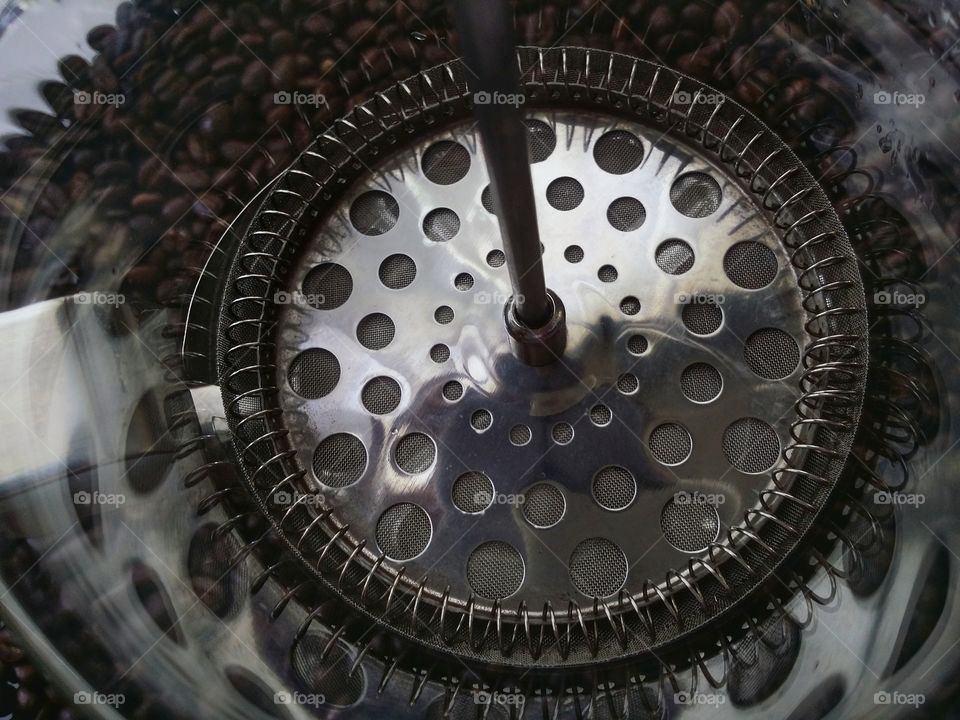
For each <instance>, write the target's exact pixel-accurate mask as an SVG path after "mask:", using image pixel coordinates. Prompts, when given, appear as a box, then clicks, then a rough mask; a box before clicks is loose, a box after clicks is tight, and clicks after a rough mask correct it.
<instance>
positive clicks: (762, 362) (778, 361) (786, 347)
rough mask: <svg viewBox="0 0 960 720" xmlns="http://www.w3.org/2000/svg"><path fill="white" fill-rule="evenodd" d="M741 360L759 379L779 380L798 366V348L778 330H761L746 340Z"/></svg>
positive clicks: (790, 338)
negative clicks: (744, 361)
mask: <svg viewBox="0 0 960 720" xmlns="http://www.w3.org/2000/svg"><path fill="white" fill-rule="evenodd" d="M743 359H744V360H746V362H747V365H748V366H749V367H750V369H751V370H753V371H754V372H755V373H756V374H757V375H759V376H760V377H762V378H767V379H768V380H781V379H783V378H785V377H787V376H788V375H790V374H791V373H792V372H793V371H794V370H796V369H797V365H799V364H800V348H799V347H798V346H797V343H796V341H795V340H794V339H793V338H792V337H791V336H790V334H789V333H786V332H784V331H783V330H779V329H778V328H762V329H760V330H757V331H756V332H755V333H753V334H752V335H751V336H750V337H748V338H747V342H746V343H745V345H744V348H743Z"/></svg>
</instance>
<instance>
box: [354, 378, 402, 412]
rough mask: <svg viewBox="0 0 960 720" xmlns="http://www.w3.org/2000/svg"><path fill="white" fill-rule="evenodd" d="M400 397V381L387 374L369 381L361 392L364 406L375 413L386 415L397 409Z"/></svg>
mask: <svg viewBox="0 0 960 720" xmlns="http://www.w3.org/2000/svg"><path fill="white" fill-rule="evenodd" d="M400 397H401V392H400V383H398V382H397V381H396V380H394V379H393V378H390V377H386V376H385V375H380V376H379V377H375V378H373V379H372V380H370V381H368V382H367V384H366V385H364V386H363V391H362V392H361V393H360V399H361V400H362V401H363V406H364V407H365V408H366V409H367V410H369V411H370V412H371V413H373V414H374V415H386V414H387V413H390V412H393V411H394V410H396V409H397V406H398V405H399V404H400Z"/></svg>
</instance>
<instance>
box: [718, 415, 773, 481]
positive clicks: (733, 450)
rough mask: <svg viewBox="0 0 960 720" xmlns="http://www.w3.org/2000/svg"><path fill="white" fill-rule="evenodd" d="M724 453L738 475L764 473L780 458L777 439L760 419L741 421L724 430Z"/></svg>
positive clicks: (768, 426) (767, 425)
mask: <svg viewBox="0 0 960 720" xmlns="http://www.w3.org/2000/svg"><path fill="white" fill-rule="evenodd" d="M723 454H724V456H725V457H726V458H727V462H729V463H730V464H731V465H733V466H734V467H735V468H737V470H739V471H740V472H743V473H747V474H751V475H753V474H757V473H762V472H766V471H767V470H769V469H770V468H772V467H773V466H774V465H775V464H776V463H777V460H779V459H780V438H778V437H777V432H776V430H774V429H773V427H771V426H770V425H769V424H768V423H765V422H764V421H763V420H760V419H759V418H741V419H739V420H736V421H734V422H733V423H731V424H730V425H729V426H728V427H727V429H726V430H724V432H723Z"/></svg>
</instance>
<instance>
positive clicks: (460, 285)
mask: <svg viewBox="0 0 960 720" xmlns="http://www.w3.org/2000/svg"><path fill="white" fill-rule="evenodd" d="M453 286H454V287H455V288H456V289H457V290H459V291H460V292H466V291H467V290H469V289H470V288H472V287H473V275H471V274H470V273H460V274H459V275H457V276H456V277H455V278H454V279H453Z"/></svg>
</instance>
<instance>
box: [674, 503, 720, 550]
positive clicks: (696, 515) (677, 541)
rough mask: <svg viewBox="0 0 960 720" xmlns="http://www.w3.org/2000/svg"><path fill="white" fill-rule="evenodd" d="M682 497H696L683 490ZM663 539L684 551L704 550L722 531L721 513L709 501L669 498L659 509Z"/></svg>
mask: <svg viewBox="0 0 960 720" xmlns="http://www.w3.org/2000/svg"><path fill="white" fill-rule="evenodd" d="M681 497H687V498H696V497H697V496H695V495H688V494H684V495H682V496H681ZM660 529H661V531H662V532H663V537H664V539H665V540H666V541H667V542H668V543H670V544H671V545H672V546H673V547H675V548H676V549H677V550H680V551H682V552H702V551H704V550H706V549H707V547H708V546H709V545H710V543H712V542H715V541H716V539H717V537H718V536H719V534H720V514H719V513H718V512H717V508H716V507H715V506H714V505H713V504H711V503H708V502H699V501H696V502H694V501H692V500H691V501H689V502H678V500H677V498H676V497H674V498H670V499H669V500H668V501H667V502H666V504H665V505H664V506H663V510H662V511H661V513H660Z"/></svg>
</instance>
